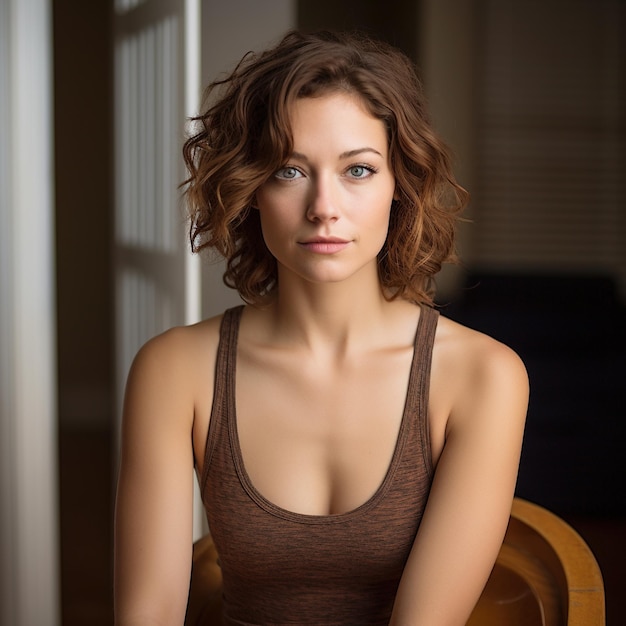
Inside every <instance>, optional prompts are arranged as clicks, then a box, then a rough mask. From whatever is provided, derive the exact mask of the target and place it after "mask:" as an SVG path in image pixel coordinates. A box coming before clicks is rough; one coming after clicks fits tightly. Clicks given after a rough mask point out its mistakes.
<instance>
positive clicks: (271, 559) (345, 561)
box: [201, 306, 439, 626]
mask: <svg viewBox="0 0 626 626" xmlns="http://www.w3.org/2000/svg"><path fill="white" fill-rule="evenodd" d="M241 311H242V307H237V308H234V309H230V310H228V311H227V312H226V313H225V315H224V318H223V321H222V328H221V336H220V345H219V349H218V355H217V363H216V376H215V392H214V400H213V408H212V413H211V421H210V425H209V433H208V437H207V446H206V455H205V461H204V471H203V475H202V477H201V491H202V499H203V502H204V506H205V509H206V511H207V519H208V522H209V527H210V530H211V534H212V535H213V539H214V542H215V545H216V547H217V551H218V553H219V558H220V565H221V568H222V573H223V621H224V624H225V625H227V626H234V625H238V626H242V625H255V626H257V625H263V626H267V625H281V624H301V625H315V626H321V625H332V624H336V625H339V624H341V625H345V626H347V625H359V626H367V625H377V626H378V625H383V624H385V625H386V624H388V622H389V618H390V615H391V611H392V608H393V602H394V598H395V594H396V590H397V587H398V584H399V581H400V577H401V575H402V571H403V569H404V565H405V563H406V560H407V558H408V555H409V551H410V550H411V546H412V544H413V540H414V538H415V535H416V533H417V529H418V527H419V525H420V521H421V518H422V514H423V512H424V508H425V506H426V500H427V498H428V493H429V490H430V486H431V482H432V474H433V467H432V462H431V450H430V437H429V432H428V416H427V412H428V388H429V381H430V365H431V357H432V346H433V341H434V336H435V329H436V326H437V319H438V316H439V314H438V313H437V311H435V310H434V309H432V308H429V307H426V306H423V307H422V313H421V315H420V319H419V323H418V327H417V332H416V337H415V347H414V353H413V361H412V365H411V373H410V376H409V383H408V389H407V396H406V403H405V407H404V414H403V416H402V421H401V424H400V429H399V433H398V437H397V442H396V447H395V451H394V454H393V458H392V460H391V463H390V465H389V468H388V470H387V474H386V475H385V478H384V480H383V482H382V483H381V485H380V486H379V488H378V489H377V491H376V492H375V494H374V495H373V496H372V497H371V498H370V499H369V500H368V501H367V502H365V503H364V504H362V505H361V506H359V507H358V508H356V509H354V510H352V511H349V512H347V513H342V514H338V515H328V516H316V515H303V514H299V513H294V512H291V511H287V510H284V509H282V508H280V507H278V506H276V505H274V504H272V503H271V502H269V501H268V500H267V499H266V498H264V497H263V496H262V495H261V494H260V493H259V492H258V491H257V490H256V489H255V487H254V485H253V484H252V482H251V481H250V478H249V476H248V474H247V472H246V469H245V467H244V463H243V460H242V456H241V450H240V447H239V439H238V434H237V422H236V407H235V369H236V354H237V336H238V331H239V321H240V318H241ZM364 392H365V391H364Z"/></svg>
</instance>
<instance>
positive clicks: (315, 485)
mask: <svg viewBox="0 0 626 626" xmlns="http://www.w3.org/2000/svg"><path fill="white" fill-rule="evenodd" d="M412 357H413V350H412V349H409V348H406V349H397V350H386V351H384V352H379V353H376V354H371V355H367V356H364V357H362V358H359V359H353V360H351V361H347V362H344V363H342V364H341V366H335V367H333V366H329V365H328V363H326V364H324V363H321V362H316V360H315V359H314V358H306V357H305V356H302V355H295V356H294V355H286V354H281V353H277V354H273V355H271V357H270V358H268V356H267V354H264V355H263V358H262V359H261V358H257V356H256V354H255V353H254V352H253V351H251V352H248V351H246V350H242V351H241V352H240V355H239V359H238V364H237V374H236V393H235V411H234V412H235V415H234V418H235V420H236V431H237V437H238V445H239V448H240V450H241V456H242V459H243V464H244V466H245V468H246V471H247V472H248V475H249V476H250V479H251V482H252V483H253V484H254V486H255V487H256V488H257V489H258V490H259V491H260V492H261V493H262V494H263V495H264V496H265V497H266V498H267V499H268V500H270V501H272V502H274V503H275V504H277V505H279V506H281V507H282V508H285V509H287V510H290V511H297V512H300V513H306V514H313V515H327V514H331V513H341V512H344V511H349V510H352V509H354V508H356V507H358V506H360V505H361V504H362V503H363V502H365V501H366V500H367V499H368V498H370V497H371V496H372V495H373V494H374V493H375V492H376V490H377V488H378V487H379V486H380V484H381V483H382V481H383V479H384V477H385V475H386V473H387V471H388V468H389V466H390V463H391V460H392V458H393V455H394V451H395V450H396V446H397V443H398V435H399V432H400V428H401V424H402V420H403V416H404V414H405V406H406V399H407V387H408V384H409V379H410V372H411V365H412Z"/></svg>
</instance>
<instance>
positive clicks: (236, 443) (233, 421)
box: [227, 307, 428, 524]
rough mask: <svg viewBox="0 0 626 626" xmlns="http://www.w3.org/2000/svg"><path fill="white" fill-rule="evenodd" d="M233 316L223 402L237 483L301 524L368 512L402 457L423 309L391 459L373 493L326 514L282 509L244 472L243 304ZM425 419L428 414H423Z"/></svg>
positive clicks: (261, 502)
mask: <svg viewBox="0 0 626 626" xmlns="http://www.w3.org/2000/svg"><path fill="white" fill-rule="evenodd" d="M238 309H239V310H238V312H237V318H236V319H235V320H233V321H234V323H235V326H236V327H235V336H234V337H233V362H232V364H231V365H232V367H231V374H230V381H229V394H228V395H229V399H228V403H227V411H228V430H229V434H230V439H231V451H232V455H233V462H234V465H235V469H236V471H237V474H238V476H239V479H240V481H241V484H242V486H243V488H244V490H245V491H246V493H247V494H248V495H249V496H250V498H252V500H254V502H255V503H256V504H257V505H258V506H260V507H261V508H262V509H263V510H265V511H266V512H267V513H270V514H271V515H274V516H276V517H280V518H283V519H286V520H289V521H293V522H300V523H303V524H329V523H330V524H332V523H342V522H346V521H348V520H351V519H353V518H355V517H359V516H361V515H363V514H365V513H367V512H368V511H370V510H371V509H372V508H373V507H374V506H376V505H377V504H378V502H379V501H380V500H381V499H382V498H383V497H384V495H385V494H386V492H387V491H388V489H389V486H390V484H391V482H392V480H393V476H394V474H395V472H396V470H397V468H398V465H399V463H400V459H401V457H402V449H403V448H404V445H405V442H406V440H407V437H406V436H405V431H406V430H407V428H408V421H409V420H408V415H409V413H410V410H409V409H410V408H411V407H409V399H410V395H409V391H410V387H411V384H412V381H413V380H414V378H415V377H416V376H417V372H416V369H417V361H418V359H417V354H418V349H417V348H418V346H417V339H418V337H419V336H420V330H421V328H422V325H423V320H424V318H425V317H426V316H425V315H424V308H423V307H420V315H419V319H418V321H417V325H416V330H415V337H414V340H413V355H412V357H411V365H410V369H409V377H408V382H407V388H406V393H405V398H404V407H403V409H402V417H401V419H400V426H399V428H398V433H397V435H396V443H395V445H394V449H393V455H392V457H391V461H390V462H389V465H388V467H387V470H386V471H385V475H384V477H383V479H382V481H381V482H380V484H379V485H378V487H377V488H376V490H375V491H374V493H373V494H372V495H371V496H370V497H369V498H368V499H367V500H366V501H365V502H363V503H362V504H360V505H358V506H357V507H355V508H353V509H351V510H349V511H344V512H343V513H330V514H328V515H324V514H320V515H316V514H311V513H298V512H297V511H290V510H289V509H285V508H283V507H281V506H279V505H278V504H275V503H274V502H272V501H271V500H269V499H268V498H267V497H265V496H264V495H263V494H262V493H261V492H260V491H259V490H258V489H257V488H256V487H255V485H254V483H253V482H252V479H251V478H250V475H249V474H248V470H247V469H246V465H245V462H244V458H243V452H242V450H241V443H240V440H239V430H238V424H237V402H236V397H237V396H236V390H237V382H236V381H237V351H238V345H239V324H240V322H241V314H242V311H243V307H238ZM426 419H428V417H427V416H426Z"/></svg>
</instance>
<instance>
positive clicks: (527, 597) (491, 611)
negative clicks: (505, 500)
mask: <svg viewBox="0 0 626 626" xmlns="http://www.w3.org/2000/svg"><path fill="white" fill-rule="evenodd" d="M504 624H506V625H507V626H535V625H537V626H604V624H605V609H604V584H603V581H602V574H601V573H600V568H599V567H598V563H597V562H596V559H595V558H594V556H593V554H592V553H591V550H590V549H589V547H588V546H587V544H586V543H585V542H584V540H583V539H582V537H581V536H580V535H579V534H578V533H577V532H576V531H575V530H574V529H573V528H572V527H571V526H569V525H568V524H566V523H565V522H564V521H563V520H562V519H561V518H559V517H557V516H556V515H554V514H553V513H551V512H550V511H548V510H546V509H544V508H542V507H540V506H537V505H536V504H532V503H530V502H527V501H525V500H521V499H519V498H515V500H514V501H513V508H512V510H511V519H510V521H509V527H508V529H507V532H506V536H505V538H504V542H503V544H502V548H500V553H499V554H498V558H497V560H496V564H495V566H494V569H493V572H492V573H491V577H490V578H489V581H488V582H487V585H486V587H485V590H484V591H483V594H482V596H481V597H480V600H479V601H478V604H477V605H476V608H475V609H474V612H473V613H472V616H471V618H470V620H469V621H468V626H502V625H504Z"/></svg>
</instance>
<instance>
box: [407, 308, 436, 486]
mask: <svg viewBox="0 0 626 626" xmlns="http://www.w3.org/2000/svg"><path fill="white" fill-rule="evenodd" d="M438 320H439V311H437V310H436V309H434V308H432V307H430V306H427V305H422V306H421V313H420V318H419V322H418V324H417V330H416V332H415V348H414V355H413V363H412V365H411V373H410V376H409V385H408V389H407V395H406V404H407V410H408V415H415V416H416V420H417V422H418V424H417V426H418V436H419V439H420V441H421V445H420V448H421V450H422V454H423V455H424V459H423V460H424V466H425V467H426V468H427V470H428V473H429V476H430V477H431V478H432V474H433V471H434V468H433V464H432V452H431V446H430V426H429V417H428V395H429V390H430V370H431V363H432V355H433V345H434V343H435V334H436V331H437V322H438Z"/></svg>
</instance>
